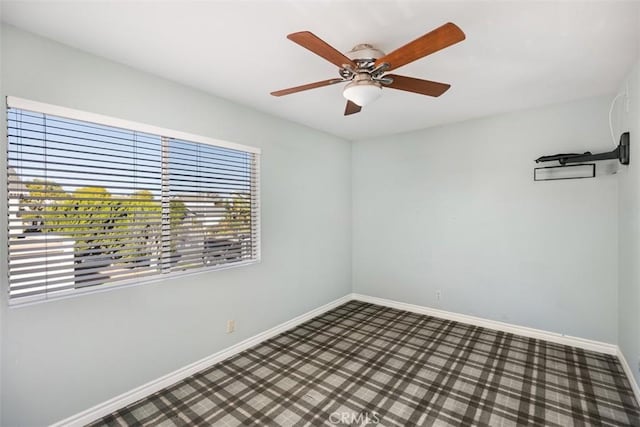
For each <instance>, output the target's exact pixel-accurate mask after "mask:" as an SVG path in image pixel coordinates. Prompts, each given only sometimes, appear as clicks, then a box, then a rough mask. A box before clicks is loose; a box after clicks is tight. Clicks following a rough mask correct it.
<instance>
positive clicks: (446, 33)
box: [375, 22, 465, 71]
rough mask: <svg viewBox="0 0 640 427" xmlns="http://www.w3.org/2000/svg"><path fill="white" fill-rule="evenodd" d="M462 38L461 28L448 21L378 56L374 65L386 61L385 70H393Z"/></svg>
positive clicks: (463, 36)
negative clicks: (387, 65)
mask: <svg viewBox="0 0 640 427" xmlns="http://www.w3.org/2000/svg"><path fill="white" fill-rule="evenodd" d="M464 39H465V35H464V33H463V32H462V30H461V29H460V28H458V26H457V25H456V24H453V23H451V22H448V23H446V24H444V25H443V26H441V27H438V28H436V29H435V30H433V31H431V32H429V33H427V34H425V35H424V36H422V37H419V38H417V39H415V40H414V41H412V42H409V43H407V44H406V45H404V46H402V47H401V48H398V49H396V50H394V51H393V52H391V53H388V54H387V55H385V56H383V57H382V58H378V59H377V60H376V64H375V66H376V67H377V66H379V65H381V64H384V63H385V62H386V63H387V64H389V68H387V71H390V70H394V69H396V68H399V67H402V66H403V65H407V64H408V63H410V62H413V61H415V60H416V59H420V58H423V57H425V56H427V55H430V54H432V53H434V52H437V51H439V50H441V49H444V48H445V47H449V46H451V45H453V44H456V43H458V42H461V41H462V40H464Z"/></svg>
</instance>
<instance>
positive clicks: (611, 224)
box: [352, 94, 618, 343]
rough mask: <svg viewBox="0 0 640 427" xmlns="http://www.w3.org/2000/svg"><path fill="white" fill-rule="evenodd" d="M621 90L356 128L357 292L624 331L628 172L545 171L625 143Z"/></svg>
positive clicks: (520, 321) (586, 334) (514, 319)
mask: <svg viewBox="0 0 640 427" xmlns="http://www.w3.org/2000/svg"><path fill="white" fill-rule="evenodd" d="M514 96H517V94H514ZM609 100H610V98H609V97H604V98H596V99H587V100H583V101H579V102H572V103H567V104H562V105H555V106H550V107H546V108H541V109H535V110H529V111H521V112H514V113H510V114H504V115H499V116H494V117H488V118H483V119H478V120H473V121H468V122H463V123H458V124H452V125H447V126H441V127H437V128H430V129H427V130H422V131H417V132H411V133H406V134H400V135H394V136H388V137H382V138H377V139H373V140H364V141H358V142H355V143H354V145H353V149H352V162H353V171H352V185H353V189H352V194H353V208H352V212H353V227H352V230H353V240H352V244H353V267H352V271H353V289H354V292H358V293H363V294H367V295H373V296H378V297H383V298H389V299H393V300H398V301H402V302H408V303H415V304H420V305H425V306H430V307H436V308H442V309H444V310H449V311H453V312H457V313H463V314H468V315H474V316H480V317H483V318H487V319H494V320H499V321H505V322H509V323H513V324H517V325H523V326H528V327H534V328H540V329H544V330H548V331H553V332H558V333H564V334H567V335H572V336H578V337H582V338H588V339H594V340H600V341H604V342H608V343H616V342H617V336H616V335H617V314H616V308H617V300H618V296H617V280H618V279H617V271H618V267H617V253H618V246H617V235H618V229H617V186H616V177H615V176H614V175H610V174H609V175H606V174H603V169H604V168H603V164H598V172H599V175H600V176H598V177H597V178H596V179H585V180H567V181H553V182H533V168H534V166H535V163H534V159H536V158H537V157H538V156H540V155H545V154H554V153H558V152H582V151H581V150H587V149H590V150H594V151H597V150H606V151H609V150H611V149H612V147H613V145H612V143H611V142H610V141H611V138H610V136H609V133H608V124H607V114H608V106H609ZM433 102H437V101H433ZM437 290H441V292H442V298H441V300H440V301H438V300H436V291H437Z"/></svg>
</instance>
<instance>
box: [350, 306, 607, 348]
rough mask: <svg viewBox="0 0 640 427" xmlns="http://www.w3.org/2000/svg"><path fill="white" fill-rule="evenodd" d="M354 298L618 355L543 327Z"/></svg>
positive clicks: (592, 342) (598, 342)
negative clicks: (536, 327)
mask: <svg viewBox="0 0 640 427" xmlns="http://www.w3.org/2000/svg"><path fill="white" fill-rule="evenodd" d="M352 296H353V299H356V300H358V301H364V302H369V303H371V304H377V305H383V306H385V307H391V308H397V309H399V310H405V311H411V312H413V313H419V314H426V315H428V316H433V317H438V318H440V319H447V320H454V321H456V322H461V323H467V324H470V325H475V326H482V327H484V328H488V329H493V330H496V331H503V332H510V333H512V334H515V335H522V336H525V337H530V338H537V339H541V340H545V341H550V342H554V343H558V344H564V345H570V346H572V347H578V348H583V349H585V350H591V351H597V352H599V353H606V354H612V355H617V354H618V346H617V345H615V344H608V343H604V342H600V341H592V340H588V339H584V338H578V337H572V336H569V335H563V334H559V333H557V332H549V331H543V330H541V329H534V328H528V327H526V326H518V325H513V324H510V323H505V322H499V321H497V320H489V319H483V318H481V317H475V316H469V315H466V314H459V313H453V312H451V311H445V310H439V309H437V308H431V307H425V306H421V305H415V304H407V303H404V302H399V301H393V300H390V299H385V298H378V297H371V296H368V295H362V294H352Z"/></svg>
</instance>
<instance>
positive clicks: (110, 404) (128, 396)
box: [52, 294, 353, 427]
mask: <svg viewBox="0 0 640 427" xmlns="http://www.w3.org/2000/svg"><path fill="white" fill-rule="evenodd" d="M352 299H353V298H352V295H351V294H348V295H345V296H343V297H342V298H338V299H337V300H335V301H332V302H330V303H328V304H325V305H323V306H321V307H318V308H316V309H313V310H311V311H309V312H307V313H305V314H302V315H300V316H298V317H295V318H293V319H291V320H288V321H286V322H284V323H281V324H279V325H277V326H275V327H273V328H271V329H268V330H266V331H264V332H261V333H259V334H257V335H254V336H252V337H250V338H247V339H246V340H244V341H241V342H239V343H237V344H235V345H233V346H231V347H227V348H226V349H224V350H221V351H219V352H217V353H214V354H212V355H210V356H207V357H205V358H204V359H200V360H198V361H197V362H194V363H192V364H190V365H187V366H185V367H183V368H180V369H178V370H176V371H173V372H171V373H169V374H167V375H164V376H162V377H160V378H158V379H156V380H153V381H150V382H148V383H146V384H143V385H141V386H140V387H137V388H134V389H133V390H130V391H128V392H125V393H123V394H121V395H119V396H116V397H114V398H113V399H109V400H107V401H106V402H103V403H100V404H98V405H96V406H94V407H92V408H89V409H87V410H85V411H82V412H80V413H78V414H75V415H72V416H71V417H68V418H65V419H64V420H62V421H59V422H57V423H55V424H53V425H52V427H61V426H84V425H87V424H88V423H90V422H93V421H95V420H97V419H99V418H102V417H104V416H105V415H109V414H110V413H112V412H114V411H116V410H118V409H120V408H122V407H124V406H127V405H129V404H131V403H133V402H135V401H137V400H140V399H142V398H143V397H145V396H148V395H150V394H153V393H155V392H157V391H160V390H162V389H163V388H165V387H168V386H170V385H172V384H175V383H176V382H178V381H181V380H183V379H185V378H187V377H188V376H190V375H193V374H195V373H196V372H199V371H202V370H203V369H206V368H208V367H210V366H212V365H214V364H216V363H219V362H222V361H223V360H225V359H228V358H229V357H231V356H234V355H236V354H238V353H240V352H241V351H244V350H246V349H248V348H250V347H253V346H254V345H256V344H259V343H261V342H262V341H265V340H268V339H269V338H272V337H274V336H276V335H278V334H281V333H282V332H285V331H287V330H289V329H291V328H294V327H296V326H298V325H300V324H302V323H304V322H306V321H307V320H310V319H312V318H314V317H316V316H318V315H320V314H322V313H324V312H326V311H329V310H331V309H333V308H335V307H338V306H339V305H342V304H344V303H346V302H348V301H350V300H352Z"/></svg>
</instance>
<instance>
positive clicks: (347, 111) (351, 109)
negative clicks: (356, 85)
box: [344, 101, 362, 116]
mask: <svg viewBox="0 0 640 427" xmlns="http://www.w3.org/2000/svg"><path fill="white" fill-rule="evenodd" d="M360 110H362V107H361V106H359V105H358V104H356V103H355V102H352V101H347V106H346V107H345V108H344V115H345V116H350V115H351V114H355V113H359V112H360Z"/></svg>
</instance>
